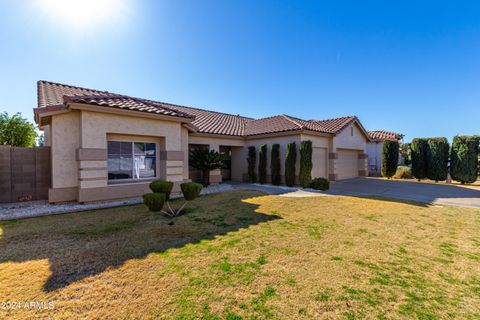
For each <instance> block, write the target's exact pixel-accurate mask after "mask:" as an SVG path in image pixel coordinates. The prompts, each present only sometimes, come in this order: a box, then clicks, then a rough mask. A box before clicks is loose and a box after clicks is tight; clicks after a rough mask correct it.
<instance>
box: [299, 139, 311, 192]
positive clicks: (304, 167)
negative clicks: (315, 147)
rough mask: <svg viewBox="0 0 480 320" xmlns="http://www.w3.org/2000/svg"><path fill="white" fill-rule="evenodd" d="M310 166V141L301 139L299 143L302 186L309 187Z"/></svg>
mask: <svg viewBox="0 0 480 320" xmlns="http://www.w3.org/2000/svg"><path fill="white" fill-rule="evenodd" d="M312 168H313V163H312V141H310V140H306V141H302V142H301V143H300V185H301V186H302V187H304V188H308V187H310V183H311V181H312Z"/></svg>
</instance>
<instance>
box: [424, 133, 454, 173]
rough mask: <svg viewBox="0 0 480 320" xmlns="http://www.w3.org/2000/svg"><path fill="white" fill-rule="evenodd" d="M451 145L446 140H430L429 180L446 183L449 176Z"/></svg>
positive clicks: (428, 158)
mask: <svg viewBox="0 0 480 320" xmlns="http://www.w3.org/2000/svg"><path fill="white" fill-rule="evenodd" d="M449 149H450V147H449V144H448V141H447V139H446V138H430V139H428V141H427V178H428V179H430V180H435V182H438V181H444V180H447V175H448V154H449Z"/></svg>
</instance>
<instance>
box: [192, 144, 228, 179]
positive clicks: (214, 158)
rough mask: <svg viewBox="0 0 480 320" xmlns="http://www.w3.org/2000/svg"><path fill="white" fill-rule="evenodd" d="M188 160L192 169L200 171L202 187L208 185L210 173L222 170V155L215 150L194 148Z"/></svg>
mask: <svg viewBox="0 0 480 320" xmlns="http://www.w3.org/2000/svg"><path fill="white" fill-rule="evenodd" d="M189 160H190V161H189V162H190V165H191V166H192V167H194V168H195V169H198V170H201V171H202V175H203V186H204V187H206V186H208V185H209V184H210V171H212V170H216V169H221V168H223V159H222V155H221V154H220V153H219V152H217V151H215V150H208V149H203V148H196V149H194V150H192V152H191V153H190V159H189Z"/></svg>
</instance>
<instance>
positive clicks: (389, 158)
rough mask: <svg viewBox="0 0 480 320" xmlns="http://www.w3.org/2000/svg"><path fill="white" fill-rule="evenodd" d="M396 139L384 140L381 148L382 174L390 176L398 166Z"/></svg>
mask: <svg viewBox="0 0 480 320" xmlns="http://www.w3.org/2000/svg"><path fill="white" fill-rule="evenodd" d="M398 153H399V144H398V141H394V140H385V141H383V148H382V176H384V177H386V178H389V179H390V178H391V177H393V175H394V174H395V172H397V167H398Z"/></svg>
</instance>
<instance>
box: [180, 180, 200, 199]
mask: <svg viewBox="0 0 480 320" xmlns="http://www.w3.org/2000/svg"><path fill="white" fill-rule="evenodd" d="M180 189H182V193H183V197H184V198H185V200H187V201H191V200H195V199H196V198H198V197H199V196H200V192H201V191H202V189H203V186H202V185H201V184H200V183H196V182H184V183H182V184H181V185H180Z"/></svg>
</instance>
